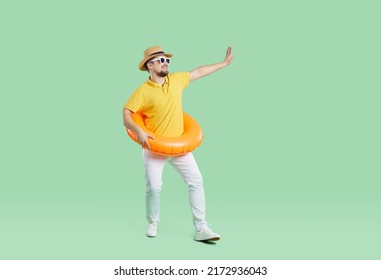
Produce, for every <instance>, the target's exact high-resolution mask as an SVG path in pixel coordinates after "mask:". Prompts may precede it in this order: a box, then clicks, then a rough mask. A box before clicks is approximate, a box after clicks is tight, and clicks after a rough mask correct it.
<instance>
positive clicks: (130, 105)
mask: <svg viewBox="0 0 381 280" xmlns="http://www.w3.org/2000/svg"><path fill="white" fill-rule="evenodd" d="M188 85H189V72H178V73H173V74H168V75H167V76H166V77H165V82H164V84H163V85H159V84H156V83H154V82H152V81H151V80H150V79H148V80H147V81H146V82H145V83H144V84H142V85H141V86H140V87H139V88H137V89H136V90H135V91H134V93H133V94H132V95H131V97H130V98H129V99H128V101H127V102H126V104H125V105H124V107H125V108H127V109H129V110H130V111H132V112H135V113H136V112H138V111H140V113H141V114H143V115H144V116H145V125H146V127H147V128H148V129H149V130H150V131H152V132H153V133H155V134H156V135H159V136H165V137H177V136H180V135H182V134H183V132H184V120H183V108H182V93H183V89H184V88H186V87H188Z"/></svg>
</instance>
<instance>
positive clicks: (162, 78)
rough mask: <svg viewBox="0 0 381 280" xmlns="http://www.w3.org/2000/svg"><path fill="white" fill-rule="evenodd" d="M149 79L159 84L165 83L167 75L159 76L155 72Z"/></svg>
mask: <svg viewBox="0 0 381 280" xmlns="http://www.w3.org/2000/svg"><path fill="white" fill-rule="evenodd" d="M149 79H150V80H151V81H152V82H154V83H157V84H159V85H163V84H164V82H165V77H159V76H157V75H155V74H152V75H151V76H150V77H149Z"/></svg>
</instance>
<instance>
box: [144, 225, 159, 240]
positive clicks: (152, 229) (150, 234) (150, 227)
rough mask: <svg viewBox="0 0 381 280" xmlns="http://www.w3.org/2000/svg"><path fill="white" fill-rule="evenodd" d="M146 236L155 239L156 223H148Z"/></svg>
mask: <svg viewBox="0 0 381 280" xmlns="http://www.w3.org/2000/svg"><path fill="white" fill-rule="evenodd" d="M146 235H147V236H148V237H156V236H157V223H149V224H148V228H147V232H146Z"/></svg>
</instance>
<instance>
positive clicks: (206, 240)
mask: <svg viewBox="0 0 381 280" xmlns="http://www.w3.org/2000/svg"><path fill="white" fill-rule="evenodd" d="M220 239H221V237H212V238H208V239H203V240H197V239H195V240H196V241H199V242H208V241H218V240H220Z"/></svg>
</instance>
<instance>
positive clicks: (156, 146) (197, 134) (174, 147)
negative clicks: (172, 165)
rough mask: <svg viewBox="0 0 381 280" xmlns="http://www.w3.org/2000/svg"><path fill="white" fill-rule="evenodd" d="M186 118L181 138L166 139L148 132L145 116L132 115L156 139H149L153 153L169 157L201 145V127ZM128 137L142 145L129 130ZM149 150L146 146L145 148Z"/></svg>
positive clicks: (194, 121) (189, 118)
mask: <svg viewBox="0 0 381 280" xmlns="http://www.w3.org/2000/svg"><path fill="white" fill-rule="evenodd" d="M183 116H184V133H183V134H182V135H181V136H179V137H164V136H156V135H155V134H154V133H152V132H151V131H149V130H148V128H146V126H145V124H144V116H143V115H142V114H140V113H139V112H138V113H131V117H132V120H133V121H134V122H135V123H136V124H137V125H138V126H139V127H140V128H142V129H143V130H144V131H145V132H147V133H149V134H151V135H153V136H154V137H155V139H150V138H148V143H149V145H150V147H151V152H154V153H157V154H163V155H167V156H179V155H183V154H186V153H189V152H191V151H193V150H194V149H196V148H197V147H198V146H200V145H201V142H202V139H203V134H202V130H201V127H200V125H199V124H198V123H197V122H196V120H195V119H194V118H192V117H191V116H189V115H188V114H186V113H183ZM127 133H128V135H129V136H130V137H131V138H132V140H134V141H135V142H136V143H138V144H140V143H139V142H138V140H137V136H136V133H135V132H133V131H132V130H130V129H128V128H127ZM144 148H145V149H147V147H146V145H145V146H144Z"/></svg>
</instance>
